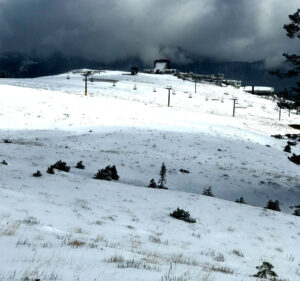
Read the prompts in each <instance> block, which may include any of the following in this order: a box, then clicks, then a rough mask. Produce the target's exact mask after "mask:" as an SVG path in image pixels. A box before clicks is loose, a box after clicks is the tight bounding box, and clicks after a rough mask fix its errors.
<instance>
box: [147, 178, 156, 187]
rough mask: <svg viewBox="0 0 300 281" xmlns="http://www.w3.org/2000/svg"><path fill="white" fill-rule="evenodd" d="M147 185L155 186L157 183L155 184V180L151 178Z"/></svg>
mask: <svg viewBox="0 0 300 281" xmlns="http://www.w3.org/2000/svg"><path fill="white" fill-rule="evenodd" d="M148 187H150V188H157V184H156V182H155V180H154V179H151V181H150V183H149V185H148Z"/></svg>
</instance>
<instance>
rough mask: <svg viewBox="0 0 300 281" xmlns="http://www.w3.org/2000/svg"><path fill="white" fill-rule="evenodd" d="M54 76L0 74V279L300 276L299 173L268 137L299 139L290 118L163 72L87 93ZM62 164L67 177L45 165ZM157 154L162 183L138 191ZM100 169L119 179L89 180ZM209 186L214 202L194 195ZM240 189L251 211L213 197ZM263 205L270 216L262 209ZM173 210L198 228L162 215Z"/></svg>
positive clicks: (153, 174)
mask: <svg viewBox="0 0 300 281" xmlns="http://www.w3.org/2000/svg"><path fill="white" fill-rule="evenodd" d="M66 76H67V75H66V74H64V75H58V76H52V77H41V78H36V79H2V80H1V79H0V101H1V102H0V124H1V130H0V140H1V142H0V161H2V160H5V161H6V162H7V163H8V165H3V164H2V165H0V216H1V221H0V245H1V246H0V247H1V249H3V252H5V253H7V254H5V255H2V256H1V257H0V280H7V279H8V278H11V279H10V280H20V279H21V277H25V276H28V277H30V278H36V277H39V278H41V279H42V280H124V276H126V280H166V281H167V280H174V281H175V280H178V281H179V280H181V281H184V280H206V281H209V280H211V281H212V280H216V281H218V280H230V281H232V280H233V281H234V280H237V281H240V280H244V281H248V280H255V278H253V277H251V276H250V275H253V274H254V273H256V272H257V269H256V268H255V267H256V266H259V265H261V263H262V261H269V262H272V264H273V265H274V270H275V271H276V272H277V274H278V275H279V277H280V278H282V279H287V280H290V281H294V280H298V279H300V265H299V264H300V255H299V252H300V251H299V249H298V250H297V247H298V246H296V245H299V238H300V236H299V227H300V219H299V218H298V217H296V216H292V215H290V214H291V213H293V212H294V208H292V207H293V206H295V205H299V204H300V184H299V180H300V176H299V167H298V166H297V165H295V164H294V163H292V162H291V161H289V160H288V156H290V155H291V154H290V153H286V152H283V149H284V147H285V145H286V143H287V139H282V140H279V139H275V138H272V137H270V135H273V134H286V133H297V130H294V129H292V128H290V127H289V126H288V124H290V123H291V124H297V123H298V124H299V122H300V117H298V116H297V115H295V114H294V113H292V114H291V117H288V115H287V113H286V112H283V116H282V119H281V121H278V111H277V109H276V104H275V102H274V101H272V100H269V99H265V98H261V97H256V96H252V95H250V94H247V93H245V92H243V91H242V90H237V89H234V88H232V87H217V86H214V85H210V84H198V85H197V93H196V94H195V93H194V87H195V85H194V83H192V82H188V81H183V80H179V79H177V78H176V77H174V76H169V75H149V74H139V75H138V76H130V75H123V74H122V73H121V72H116V71H107V72H105V73H102V74H101V75H100V76H99V77H101V78H107V79H116V80H119V82H118V83H117V84H116V86H115V87H114V86H113V85H112V83H104V82H93V83H92V82H89V83H88V96H84V82H83V80H82V77H81V76H80V75H79V74H71V75H70V79H66ZM95 78H96V77H95ZM134 85H136V90H134ZM167 86H172V87H173V89H174V90H175V91H174V92H173V91H172V92H171V93H172V94H171V107H167V99H168V96H167V95H168V91H167V89H166V87H167ZM154 88H155V90H156V91H155V92H154V91H153V90H154ZM233 97H236V98H238V107H239V108H237V109H236V117H234V118H233V117H232V106H233V101H232V98H233ZM292 152H293V153H296V154H299V152H300V151H299V146H298V145H296V146H293V147H292ZM60 159H61V160H63V161H66V162H67V164H69V165H70V166H71V170H70V173H65V172H59V171H57V172H56V173H55V175H50V174H48V173H46V170H47V168H48V167H49V166H50V165H52V164H54V163H55V162H56V161H58V160H60ZM80 160H82V161H83V164H84V165H85V166H86V168H85V169H84V170H79V169H76V168H75V167H74V166H75V165H76V163H77V162H78V161H80ZM162 162H165V164H166V167H167V184H166V185H167V187H168V188H169V190H153V189H149V188H146V186H147V185H148V184H149V181H150V179H151V178H154V179H155V180H156V181H157V180H158V177H159V170H160V166H161V164H162ZM107 165H116V167H117V170H118V174H119V176H120V180H119V182H118V183H116V182H106V181H98V180H95V179H93V177H94V175H95V174H96V172H97V171H98V170H99V169H102V168H104V167H106V166H107ZM181 169H184V170H188V171H189V173H182V172H180V170H181ZM37 170H40V171H41V172H42V174H43V176H42V177H39V178H35V177H32V174H33V173H34V172H36V171H37ZM209 186H210V187H211V188H212V191H213V193H214V195H215V197H217V198H221V199H217V198H210V197H207V196H202V195H200V194H202V191H203V189H204V188H207V187H209ZM241 196H243V197H244V198H245V200H246V202H247V203H248V204H250V205H253V206H257V207H252V206H249V205H242V204H238V203H234V202H228V201H224V200H222V199H226V200H229V201H234V200H235V199H237V198H240V197H241ZM270 199H271V200H279V202H280V208H281V209H282V211H283V212H282V213H279V212H273V211H266V210H264V209H263V208H262V207H264V206H265V205H266V203H267V201H268V200H270ZM177 207H180V208H183V209H186V210H188V211H190V213H191V216H193V217H194V218H195V219H196V220H197V222H196V223H195V224H187V223H185V222H182V221H178V220H175V219H173V218H171V217H170V216H169V213H170V212H172V211H173V210H174V209H176V208H177Z"/></svg>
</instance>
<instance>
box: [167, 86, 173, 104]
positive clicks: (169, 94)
mask: <svg viewBox="0 0 300 281" xmlns="http://www.w3.org/2000/svg"><path fill="white" fill-rule="evenodd" d="M166 89H167V90H168V107H170V102H171V90H172V87H171V86H168V87H167V88H166Z"/></svg>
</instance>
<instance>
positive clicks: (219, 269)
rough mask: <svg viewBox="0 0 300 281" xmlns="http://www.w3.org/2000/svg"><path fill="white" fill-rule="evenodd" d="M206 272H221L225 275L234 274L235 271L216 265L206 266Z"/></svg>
mask: <svg viewBox="0 0 300 281" xmlns="http://www.w3.org/2000/svg"><path fill="white" fill-rule="evenodd" d="M203 268H204V270H206V271H209V272H210V271H214V272H220V273H224V274H234V271H233V269H231V268H229V267H227V266H218V265H214V264H206V265H204V267H203Z"/></svg>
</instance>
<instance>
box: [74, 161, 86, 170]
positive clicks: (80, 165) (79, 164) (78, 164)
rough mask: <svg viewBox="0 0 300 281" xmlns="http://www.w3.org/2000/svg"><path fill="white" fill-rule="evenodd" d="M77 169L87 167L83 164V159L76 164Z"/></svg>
mask: <svg viewBox="0 0 300 281" xmlns="http://www.w3.org/2000/svg"><path fill="white" fill-rule="evenodd" d="M75 168H76V169H81V170H83V169H84V168H85V166H84V165H83V164H82V161H79V162H78V163H77V164H76V166H75Z"/></svg>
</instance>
